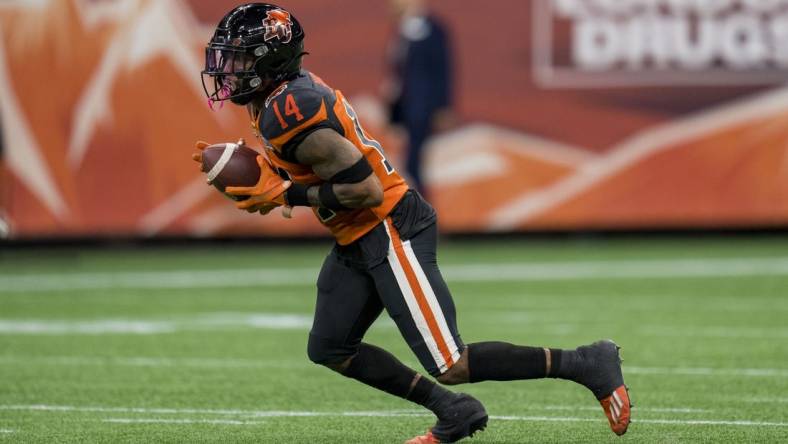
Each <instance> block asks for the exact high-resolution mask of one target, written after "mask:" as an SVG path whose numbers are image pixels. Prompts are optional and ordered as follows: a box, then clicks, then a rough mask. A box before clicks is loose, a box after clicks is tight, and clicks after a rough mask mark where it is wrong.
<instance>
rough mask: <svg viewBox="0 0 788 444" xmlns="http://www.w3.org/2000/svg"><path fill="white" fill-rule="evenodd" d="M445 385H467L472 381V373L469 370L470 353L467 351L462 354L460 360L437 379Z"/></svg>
mask: <svg viewBox="0 0 788 444" xmlns="http://www.w3.org/2000/svg"><path fill="white" fill-rule="evenodd" d="M435 379H437V380H438V382H440V383H441V384H443V385H457V384H465V383H466V382H468V381H470V372H469V370H468V351H467V349H466V350H465V351H464V352H463V353H462V355H461V356H460V359H458V360H457V362H455V363H454V365H452V366H451V367H449V369H448V370H446V371H445V372H443V373H442V374H440V375H439V376H438V377H437V378H435Z"/></svg>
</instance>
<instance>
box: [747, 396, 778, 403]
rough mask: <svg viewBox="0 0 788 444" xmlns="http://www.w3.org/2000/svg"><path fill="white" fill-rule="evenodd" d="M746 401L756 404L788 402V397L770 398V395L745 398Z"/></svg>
mask: <svg viewBox="0 0 788 444" xmlns="http://www.w3.org/2000/svg"><path fill="white" fill-rule="evenodd" d="M743 401H744V402H749V403H756V404H760V403H763V404H786V403H788V398H768V397H756V398H744V399H743Z"/></svg>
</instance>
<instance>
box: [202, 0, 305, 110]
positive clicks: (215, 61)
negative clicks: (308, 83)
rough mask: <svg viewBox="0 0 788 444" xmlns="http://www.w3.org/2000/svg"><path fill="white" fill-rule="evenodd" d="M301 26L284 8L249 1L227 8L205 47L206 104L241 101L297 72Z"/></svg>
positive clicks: (264, 90)
mask: <svg viewBox="0 0 788 444" xmlns="http://www.w3.org/2000/svg"><path fill="white" fill-rule="evenodd" d="M304 54H306V53H305V52H304V29H303V28H301V24H299V23H298V20H296V18H295V17H293V16H292V15H291V14H290V13H289V12H287V11H286V10H285V9H283V8H280V7H279V6H276V5H272V4H268V3H248V4H245V5H241V6H238V7H236V8H235V9H233V10H232V11H230V12H228V13H227V15H225V16H224V18H222V20H221V21H220V22H219V25H218V26H217V27H216V32H214V34H213V37H212V38H211V40H210V41H209V42H208V46H207V47H206V48H205V69H204V70H203V71H202V85H203V89H204V90H205V94H206V95H207V96H208V101H209V103H213V102H219V101H223V100H228V99H229V100H230V101H232V102H233V103H235V104H237V105H246V104H247V103H249V102H251V101H252V99H253V98H254V93H257V92H260V93H263V94H266V93H268V92H270V91H272V90H273V89H274V88H275V87H276V86H277V85H279V84H280V83H281V82H282V81H284V80H287V79H288V78H290V77H292V76H294V75H296V74H298V72H299V71H300V70H301V57H302V56H303V55H304Z"/></svg>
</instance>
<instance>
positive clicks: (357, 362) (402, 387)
mask: <svg viewBox="0 0 788 444" xmlns="http://www.w3.org/2000/svg"><path fill="white" fill-rule="evenodd" d="M342 374H343V375H345V376H347V377H349V378H353V379H355V380H357V381H360V382H363V383H364V384H367V385H369V386H371V387H375V388H376V389H378V390H382V391H384V392H386V393H389V394H392V395H394V396H397V397H400V398H403V399H407V400H409V401H413V402H415V403H416V404H419V405H422V406H424V407H426V408H428V409H430V410H432V411H433V412H435V413H436V414H437V412H438V411H440V410H441V409H442V408H443V406H445V405H446V403H447V402H448V401H450V400H451V399H453V398H454V396H455V395H454V393H452V392H450V391H449V390H446V389H445V388H443V387H441V386H439V385H438V384H435V383H434V382H432V381H431V380H429V379H427V378H425V377H423V376H422V377H420V378H419V379H418V381H416V384H415V385H414V384H413V381H414V379H415V378H416V375H417V373H416V372H415V371H414V370H412V369H410V368H408V367H406V366H405V365H404V364H403V363H401V362H400V361H399V360H398V359H397V358H396V357H394V355H392V354H391V353H389V352H387V351H386V350H383V349H382V348H380V347H375V346H374V345H370V344H365V343H362V344H361V345H360V346H359V349H358V353H357V354H356V356H354V357H353V359H352V360H351V361H350V365H349V366H348V368H347V369H346V370H345V371H344V372H343V373H342Z"/></svg>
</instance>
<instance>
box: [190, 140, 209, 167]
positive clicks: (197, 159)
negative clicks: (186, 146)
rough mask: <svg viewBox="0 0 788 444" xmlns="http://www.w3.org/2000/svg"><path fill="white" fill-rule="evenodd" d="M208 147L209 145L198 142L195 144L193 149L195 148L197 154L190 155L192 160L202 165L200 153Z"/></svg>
mask: <svg viewBox="0 0 788 444" xmlns="http://www.w3.org/2000/svg"><path fill="white" fill-rule="evenodd" d="M209 146H211V144H210V143H208V142H203V141H202V140H198V141H197V143H195V144H194V147H195V148H197V152H196V153H192V160H193V161H195V162H197V163H199V164H200V165H202V152H203V151H205V148H206V147H209Z"/></svg>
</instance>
